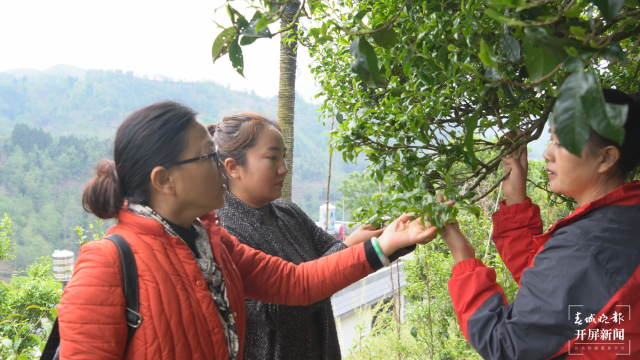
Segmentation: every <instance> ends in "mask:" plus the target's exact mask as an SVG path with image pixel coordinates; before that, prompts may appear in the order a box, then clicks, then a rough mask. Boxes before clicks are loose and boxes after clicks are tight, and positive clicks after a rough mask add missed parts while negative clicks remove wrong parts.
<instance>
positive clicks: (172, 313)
mask: <svg viewBox="0 0 640 360" xmlns="http://www.w3.org/2000/svg"><path fill="white" fill-rule="evenodd" d="M195 116H196V113H195V112H194V111H193V110H191V109H190V108H187V107H185V106H182V105H180V104H177V103H173V102H162V103H157V104H154V105H151V106H148V107H146V108H143V109H140V110H137V111H135V112H134V113H132V114H131V115H130V116H129V117H128V118H127V119H126V120H125V121H124V122H123V123H122V125H120V127H119V128H118V132H117V134H116V139H115V144H114V161H102V162H100V163H99V164H98V166H97V175H98V176H97V177H96V178H94V179H92V180H91V181H90V182H89V183H88V184H87V186H86V187H85V190H84V193H83V204H84V206H85V209H86V210H87V211H90V212H92V213H93V214H95V215H96V216H98V217H100V218H102V219H109V218H114V217H115V218H117V220H118V222H117V224H116V225H115V226H113V227H112V228H111V229H109V233H116V234H118V235H121V236H122V237H124V238H125V239H126V240H127V241H128V242H129V244H130V245H131V248H132V250H133V253H134V256H135V259H136V263H137V268H138V283H139V298H140V314H141V315H142V323H141V325H140V327H139V328H138V329H137V331H136V332H135V334H134V336H133V338H132V340H131V342H130V343H129V345H128V347H127V346H126V340H127V323H126V320H125V298H124V294H123V290H122V280H121V276H122V270H121V265H120V259H119V254H118V251H117V250H116V248H115V246H114V245H113V243H111V242H110V241H105V240H103V241H98V242H93V243H89V244H86V245H84V246H82V248H81V251H80V256H79V257H78V261H77V262H76V265H75V269H74V274H73V277H72V279H71V281H70V282H69V284H68V285H67V287H66V289H65V291H64V293H63V295H62V299H61V301H60V305H59V307H58V314H59V318H58V321H59V326H60V339H61V342H60V355H61V359H122V358H123V357H124V358H126V359H232V360H236V359H241V358H242V345H243V339H244V333H245V307H244V297H247V298H251V299H255V300H259V301H263V302H273V303H279V304H287V305H308V304H311V303H314V302H317V301H319V300H322V299H324V298H326V297H328V296H331V295H332V294H333V293H335V292H337V291H339V290H340V289H342V288H344V287H346V286H348V285H349V284H351V283H353V282H355V281H357V280H359V279H361V278H363V277H365V276H366V275H368V274H370V273H372V272H374V271H375V270H376V269H378V268H380V267H382V264H383V263H386V262H387V261H388V259H387V258H386V256H387V255H389V254H391V253H393V252H394V251H396V250H397V249H400V248H402V247H406V246H409V245H411V244H415V243H422V242H425V241H427V240H428V239H431V238H432V237H433V236H434V234H435V229H433V228H432V229H429V230H425V229H424V228H423V227H422V226H421V225H420V222H419V221H413V222H409V221H408V220H409V218H408V217H406V216H403V217H401V218H399V219H397V220H396V221H394V222H393V223H391V225H390V226H388V227H387V229H386V230H385V232H384V233H383V234H382V235H381V236H380V238H379V239H375V238H374V239H372V240H367V241H365V242H364V243H362V244H358V245H355V246H353V247H350V248H348V249H345V250H343V251H340V252H338V253H335V254H333V255H331V256H327V257H324V258H321V259H319V260H316V261H310V262H306V263H302V264H300V265H298V266H296V265H294V264H292V263H289V262H286V261H284V260H282V259H279V258H276V257H272V256H268V255H266V254H264V253H262V252H260V251H257V250H254V249H252V248H250V247H248V246H246V245H243V244H241V243H239V242H238V241H237V240H236V239H235V238H234V237H233V236H230V235H229V234H228V233H227V232H226V231H225V230H224V229H223V228H222V227H221V226H220V222H219V219H218V218H217V217H216V216H215V214H214V213H213V210H214V209H217V208H220V207H222V206H223V204H224V198H223V194H224V192H225V191H226V187H225V182H226V180H225V178H224V177H223V176H222V171H221V170H222V168H221V166H220V164H219V161H218V156H217V151H216V149H215V147H214V145H213V141H212V139H211V136H210V135H209V132H208V131H207V129H206V128H205V127H204V125H202V124H201V123H199V122H198V121H196V119H195Z"/></svg>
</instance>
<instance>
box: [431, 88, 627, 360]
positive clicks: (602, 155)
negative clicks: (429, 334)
mask: <svg viewBox="0 0 640 360" xmlns="http://www.w3.org/2000/svg"><path fill="white" fill-rule="evenodd" d="M604 98H605V100H606V101H607V102H608V103H610V104H616V105H627V106H628V117H627V119H626V123H625V125H624V129H625V139H624V142H623V144H622V145H618V144H617V143H616V142H614V141H611V140H608V139H606V138H604V137H602V136H600V135H598V134H597V133H596V132H594V131H593V130H592V131H591V135H590V137H589V140H588V141H587V146H586V147H585V148H584V149H583V151H582V154H581V156H580V157H577V156H575V155H573V154H571V153H570V152H569V151H568V150H567V149H566V148H564V147H563V146H562V144H561V143H560V142H559V140H558V137H557V136H556V134H555V132H554V131H555V128H554V127H553V126H552V128H551V131H552V136H551V144H550V145H549V147H548V148H547V150H546V151H545V153H544V158H545V160H547V168H546V170H547V172H548V174H549V188H550V190H551V191H553V192H555V193H558V194H562V195H565V196H569V197H572V198H573V199H575V200H576V202H577V203H578V208H577V209H576V210H575V211H574V212H573V213H572V214H571V215H569V216H567V217H566V218H564V219H562V220H560V221H558V222H557V223H556V224H554V225H553V226H552V227H551V229H549V231H547V232H546V233H543V230H542V220H541V219H540V209H539V208H538V206H537V205H534V204H532V203H531V199H529V198H528V197H527V194H526V181H527V157H526V151H525V152H524V154H523V156H521V157H520V159H519V160H517V159H514V158H508V159H504V164H505V174H506V173H507V172H508V171H509V170H511V174H510V175H509V177H508V178H507V179H506V180H505V181H504V183H503V186H504V194H505V200H504V201H502V203H501V204H500V211H498V212H497V213H495V214H494V215H493V229H494V231H493V241H494V242H495V245H496V248H497V249H498V252H499V253H500V257H501V258H502V260H503V261H504V263H505V265H506V266H507V268H509V270H510V271H511V275H513V278H514V280H515V281H516V282H517V283H518V285H519V289H518V294H517V295H516V298H515V300H514V301H513V302H512V303H510V304H508V303H507V302H506V298H505V296H504V293H503V291H502V289H501V288H500V286H499V285H498V284H497V283H496V274H495V271H494V270H493V269H491V268H487V267H486V266H485V265H484V264H483V263H482V261H480V260H478V259H476V258H475V253H474V250H473V247H472V246H471V245H470V244H469V242H468V241H467V239H465V238H464V236H463V235H462V234H461V233H460V230H459V229H458V227H457V226H455V225H452V226H447V228H446V229H445V231H444V232H443V237H444V240H445V242H446V243H447V245H448V246H449V248H450V250H451V254H452V256H453V258H454V260H455V261H456V265H455V266H454V267H453V270H452V272H453V276H452V277H451V280H450V281H449V292H450V293H451V298H452V300H453V306H454V310H455V312H456V316H457V317H458V322H459V324H460V328H461V330H462V332H463V334H464V335H465V336H466V337H467V339H468V340H469V341H470V342H471V345H472V346H473V347H474V348H475V349H476V351H478V353H479V354H480V355H481V356H482V357H483V358H485V359H548V358H558V359H565V358H573V357H577V358H583V359H614V358H616V359H617V358H619V359H638V358H640V350H639V349H640V348H639V347H638V346H639V344H640V319H638V309H640V241H638V239H639V238H638V236H639V235H640V182H638V181H632V182H629V183H625V179H626V178H627V176H628V175H629V174H630V173H631V172H632V171H634V170H635V169H637V167H638V165H639V164H640V142H639V141H638V139H639V138H640V104H639V103H638V102H637V101H634V99H633V98H632V97H630V96H627V95H625V94H624V93H622V92H620V91H618V90H610V89H605V90H604ZM558 126H560V124H558Z"/></svg>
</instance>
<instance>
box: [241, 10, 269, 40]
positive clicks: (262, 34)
mask: <svg viewBox="0 0 640 360" xmlns="http://www.w3.org/2000/svg"><path fill="white" fill-rule="evenodd" d="M263 19H265V18H264V17H263V16H262V14H261V13H260V12H259V11H256V13H255V14H254V15H253V18H252V19H251V22H250V23H249V24H248V25H247V26H246V27H245V28H244V30H243V31H242V34H243V35H245V36H247V37H254V38H271V37H272V35H271V30H269V28H268V27H267V26H262V28H261V29H260V30H258V24H259V23H260V21H261V20H263ZM263 23H264V22H263ZM267 24H268V23H267Z"/></svg>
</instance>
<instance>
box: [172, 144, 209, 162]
mask: <svg viewBox="0 0 640 360" xmlns="http://www.w3.org/2000/svg"><path fill="white" fill-rule="evenodd" d="M209 158H213V160H214V161H215V162H216V164H217V165H218V166H220V155H218V147H217V146H216V151H214V152H212V153H209V154H205V155H200V156H198V157H194V158H191V159H187V160H182V161H178V162H177V163H175V164H174V165H173V166H178V165H182V164H186V163H190V162H194V161H199V160H204V159H209Z"/></svg>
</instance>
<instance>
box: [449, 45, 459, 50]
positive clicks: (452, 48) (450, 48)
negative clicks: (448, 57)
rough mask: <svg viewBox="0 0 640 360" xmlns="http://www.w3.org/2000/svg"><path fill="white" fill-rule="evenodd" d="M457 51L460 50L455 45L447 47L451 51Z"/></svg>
mask: <svg viewBox="0 0 640 360" xmlns="http://www.w3.org/2000/svg"><path fill="white" fill-rule="evenodd" d="M457 49H458V48H457V47H456V46H455V45H453V44H449V45H447V50H449V51H456V50H457Z"/></svg>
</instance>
